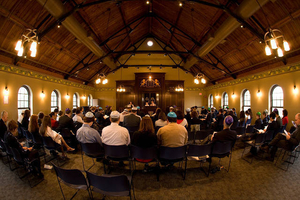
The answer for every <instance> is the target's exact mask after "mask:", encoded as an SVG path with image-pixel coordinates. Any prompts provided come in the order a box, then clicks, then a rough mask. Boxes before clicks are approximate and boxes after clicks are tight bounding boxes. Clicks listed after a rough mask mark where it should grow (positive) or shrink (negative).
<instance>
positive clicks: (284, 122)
mask: <svg viewBox="0 0 300 200" xmlns="http://www.w3.org/2000/svg"><path fill="white" fill-rule="evenodd" d="M282 115H283V118H282V126H284V129H285V128H286V126H287V124H288V123H289V119H288V111H287V110H286V109H283V111H282Z"/></svg>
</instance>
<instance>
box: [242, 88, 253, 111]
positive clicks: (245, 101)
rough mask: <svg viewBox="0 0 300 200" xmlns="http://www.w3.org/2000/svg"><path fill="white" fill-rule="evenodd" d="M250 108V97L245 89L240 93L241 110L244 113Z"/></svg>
mask: <svg viewBox="0 0 300 200" xmlns="http://www.w3.org/2000/svg"><path fill="white" fill-rule="evenodd" d="M249 108H251V96H250V92H249V90H247V89H245V90H244V91H243V93H242V110H243V111H246V110H248V109H249Z"/></svg>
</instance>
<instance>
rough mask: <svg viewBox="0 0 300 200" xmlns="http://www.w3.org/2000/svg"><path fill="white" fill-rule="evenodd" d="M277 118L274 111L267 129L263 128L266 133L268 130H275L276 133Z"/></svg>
mask: <svg viewBox="0 0 300 200" xmlns="http://www.w3.org/2000/svg"><path fill="white" fill-rule="evenodd" d="M275 119H276V115H275V113H274V112H272V113H271V114H270V120H269V123H268V126H267V128H266V129H264V130H263V133H265V132H266V131H274V133H276V131H277V130H278V124H277V123H276V121H275Z"/></svg>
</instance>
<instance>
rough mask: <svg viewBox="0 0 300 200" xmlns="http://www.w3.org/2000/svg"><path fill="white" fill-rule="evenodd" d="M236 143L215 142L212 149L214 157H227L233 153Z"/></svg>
mask: <svg viewBox="0 0 300 200" xmlns="http://www.w3.org/2000/svg"><path fill="white" fill-rule="evenodd" d="M233 144H234V142H232V141H226V142H219V141H217V142H215V143H214V144H213V147H212V152H211V154H212V155H225V154H229V153H230V152H231V149H232V147H233Z"/></svg>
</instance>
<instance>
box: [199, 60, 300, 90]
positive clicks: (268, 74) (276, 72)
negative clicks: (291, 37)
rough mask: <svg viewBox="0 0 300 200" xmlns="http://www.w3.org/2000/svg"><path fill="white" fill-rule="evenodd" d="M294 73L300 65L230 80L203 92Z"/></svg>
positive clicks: (298, 69) (207, 88) (299, 69)
mask: <svg viewBox="0 0 300 200" xmlns="http://www.w3.org/2000/svg"><path fill="white" fill-rule="evenodd" d="M295 71H300V64H297V65H294V66H284V67H281V68H277V69H274V70H269V71H265V72H262V73H259V74H254V75H250V76H246V77H243V78H239V79H236V80H232V81H228V82H225V83H220V84H217V85H212V86H209V87H206V88H204V89H203V90H213V89H218V88H223V87H228V86H232V85H236V84H240V83H246V82H250V81H256V80H259V79H264V78H269V77H273V76H277V75H282V74H287V73H292V72H295Z"/></svg>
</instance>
